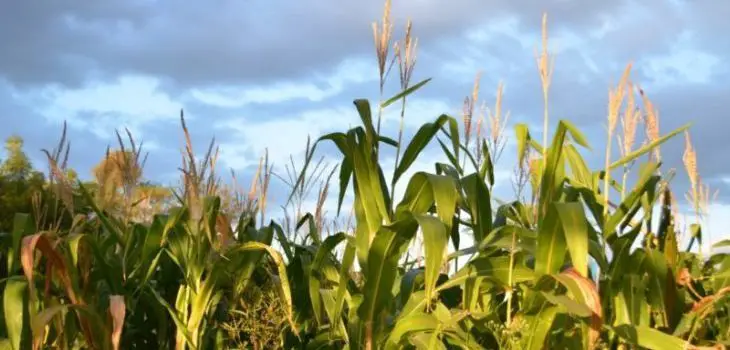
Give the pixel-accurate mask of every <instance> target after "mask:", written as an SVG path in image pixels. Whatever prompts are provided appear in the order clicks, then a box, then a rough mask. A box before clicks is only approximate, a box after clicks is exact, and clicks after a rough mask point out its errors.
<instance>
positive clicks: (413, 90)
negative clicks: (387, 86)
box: [380, 78, 431, 108]
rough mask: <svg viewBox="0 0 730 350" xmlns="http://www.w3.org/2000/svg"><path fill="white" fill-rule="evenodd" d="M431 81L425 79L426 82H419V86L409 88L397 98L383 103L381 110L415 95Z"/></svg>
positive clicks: (396, 96)
mask: <svg viewBox="0 0 730 350" xmlns="http://www.w3.org/2000/svg"><path fill="white" fill-rule="evenodd" d="M429 81H431V78H428V79H424V80H422V81H420V82H418V83H417V84H415V85H413V86H410V87H408V88H407V89H405V90H403V91H401V92H399V93H398V94H397V95H395V96H393V97H391V98H389V99H387V100H386V101H385V102H383V103H381V104H380V108H385V107H388V106H390V105H391V104H393V103H395V102H397V101H398V100H400V99H403V98H406V97H408V95H410V94H412V93H414V92H415V91H416V90H418V89H420V88H421V87H422V86H424V85H426V83H428V82H429Z"/></svg>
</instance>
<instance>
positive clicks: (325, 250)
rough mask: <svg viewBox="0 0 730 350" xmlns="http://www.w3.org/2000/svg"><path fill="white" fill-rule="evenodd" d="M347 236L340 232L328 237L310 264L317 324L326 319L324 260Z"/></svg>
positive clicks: (312, 298) (310, 280)
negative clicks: (324, 314)
mask: <svg viewBox="0 0 730 350" xmlns="http://www.w3.org/2000/svg"><path fill="white" fill-rule="evenodd" d="M345 238H346V236H345V233H344V232H339V233H337V234H335V235H332V236H329V237H327V238H326V239H325V240H324V242H322V245H321V246H320V247H319V249H317V254H316V255H315V256H314V259H313V260H312V263H311V264H310V265H309V267H308V269H309V270H310V272H309V298H310V300H311V302H312V309H313V310H314V316H315V320H316V321H317V324H322V321H323V319H324V317H323V315H322V312H323V311H324V310H323V309H322V303H321V299H320V287H321V282H320V278H321V276H320V274H321V270H322V266H323V264H324V260H325V259H326V258H327V257H328V256H329V255H330V254H331V253H332V250H334V249H335V247H336V246H337V245H338V244H340V243H341V242H342V241H343V240H345Z"/></svg>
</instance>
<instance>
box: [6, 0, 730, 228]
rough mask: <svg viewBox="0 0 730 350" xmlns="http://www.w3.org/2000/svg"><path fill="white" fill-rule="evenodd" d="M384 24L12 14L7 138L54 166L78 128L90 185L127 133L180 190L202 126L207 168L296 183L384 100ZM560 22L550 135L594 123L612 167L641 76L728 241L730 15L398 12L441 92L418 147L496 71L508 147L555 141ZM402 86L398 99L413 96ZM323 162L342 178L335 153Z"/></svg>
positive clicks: (423, 103)
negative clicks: (543, 47) (622, 117)
mask: <svg viewBox="0 0 730 350" xmlns="http://www.w3.org/2000/svg"><path fill="white" fill-rule="evenodd" d="M381 13H382V2H381V1H362V0H361V1H335V0H309V1H306V2H304V1H263V0H239V1H234V0H207V1H185V2H173V1H171V0H106V1H93V2H92V1H78V0H76V1H64V2H44V3H41V2H33V1H13V2H9V3H7V4H5V5H4V8H3V11H1V12H0V51H1V52H2V55H0V122H1V123H0V125H2V127H0V137H2V138H3V139H4V138H6V137H8V136H9V135H11V134H19V135H20V136H22V137H23V138H24V140H25V149H26V152H27V153H28V155H29V156H30V157H31V160H32V161H33V162H34V164H35V165H36V166H37V167H43V154H42V153H41V149H43V148H47V149H51V148H52V147H54V145H55V144H56V140H57V139H58V137H59V136H60V133H61V126H62V123H63V122H64V121H66V122H67V123H68V126H69V131H68V134H69V137H70V140H71V158H70V165H71V166H72V167H73V168H75V169H76V170H77V171H78V172H79V174H80V175H81V176H82V177H86V178H88V177H90V176H91V172H90V169H91V167H92V166H93V165H94V164H95V163H97V162H98V161H99V160H100V159H101V158H102V157H103V155H104V152H105V150H106V147H107V146H108V145H112V146H114V145H115V143H116V141H115V136H114V132H115V130H120V131H122V130H123V128H125V127H126V128H129V129H130V130H131V131H132V133H133V134H134V135H135V138H136V139H137V140H138V141H143V142H144V148H145V150H146V151H148V152H149V158H148V161H147V163H146V167H145V176H146V177H147V178H148V179H151V180H153V181H157V182H160V183H171V182H172V181H174V180H175V179H176V178H177V176H178V170H177V168H178V166H179V160H180V156H179V154H180V153H179V152H180V149H181V147H182V146H183V142H184V140H183V134H182V131H181V128H180V124H179V113H180V110H181V109H184V111H185V116H186V120H187V122H188V126H189V128H190V130H191V133H192V136H193V140H194V141H193V142H194V143H195V144H196V145H197V147H196V151H197V152H200V153H201V154H202V153H203V152H204V151H205V148H206V147H207V145H208V143H209V141H210V140H211V138H212V137H215V139H216V142H217V144H218V145H219V146H220V149H221V155H220V159H219V166H221V167H224V168H226V169H227V168H230V169H233V170H234V171H235V172H236V173H237V174H239V177H241V178H243V179H246V178H247V177H250V176H251V174H252V173H253V171H254V169H255V167H256V165H257V164H258V159H259V157H260V156H261V155H262V154H263V152H264V150H265V149H268V152H269V157H270V160H271V162H273V164H274V167H275V168H274V169H275V171H278V172H279V173H283V171H284V169H283V165H284V164H286V163H287V162H288V159H289V156H290V155H291V156H293V157H294V159H295V160H299V159H301V157H302V152H303V149H304V145H305V144H306V142H307V137H308V136H311V137H313V138H316V137H318V136H320V135H322V134H324V133H326V132H331V131H341V130H345V129H347V128H349V127H351V126H355V125H357V123H358V117H357V114H356V112H355V109H354V107H353V105H352V100H353V99H355V98H368V99H371V100H372V101H377V100H378V98H379V96H378V76H377V64H376V59H375V51H374V48H373V43H372V29H371V23H372V22H373V21H376V20H378V19H379V17H380V15H381ZM543 13H547V14H548V21H549V34H550V41H549V48H550V50H551V51H552V53H553V54H554V55H555V72H554V75H553V82H552V85H551V95H550V115H551V128H550V129H551V130H552V129H553V128H554V126H555V123H556V121H557V120H559V119H568V120H570V121H572V122H573V123H574V124H576V125H577V126H578V127H579V128H580V129H581V130H582V131H583V132H584V133H585V134H586V135H587V136H588V138H589V140H590V142H591V146H592V151H586V157H587V158H588V159H589V162H590V163H591V165H595V167H598V166H599V165H600V164H601V163H602V157H603V153H602V151H601V150H603V149H604V147H605V138H606V137H605V133H606V129H605V124H606V122H605V120H606V111H607V101H608V88H609V87H611V86H612V84H615V83H616V82H617V81H618V79H619V78H620V76H621V73H622V71H623V69H624V67H625V66H626V64H627V63H629V62H632V64H633V67H634V68H633V71H632V80H633V81H634V82H636V83H637V84H640V85H641V86H642V87H643V88H644V90H645V91H646V92H647V93H648V95H649V96H650V97H651V99H652V100H653V101H654V103H655V105H656V106H657V108H658V109H659V111H660V116H661V119H660V129H661V132H662V133H666V132H669V131H671V130H673V129H675V128H677V127H679V126H681V125H683V124H685V123H687V122H692V123H693V125H692V128H691V135H692V139H693V142H694V144H695V148H696V149H697V152H698V167H699V171H700V174H701V176H702V178H703V181H704V182H705V183H707V184H709V185H710V186H711V187H712V188H713V189H719V197H718V198H717V201H716V202H715V204H713V205H712V206H711V210H710V220H709V223H707V224H708V225H709V226H708V228H709V229H708V231H709V232H710V234H711V239H712V240H713V241H717V240H719V239H720V238H727V237H728V231H726V230H725V228H726V227H728V224H730V203H728V200H730V163H728V162H727V161H726V154H725V149H724V147H723V146H717V145H723V143H724V142H725V141H726V137H725V133H726V132H728V131H730V118H728V116H727V115H726V112H725V109H724V108H722V105H723V101H724V99H725V97H726V96H730V84H728V83H727V82H728V81H729V78H730V68H728V67H729V65H728V64H727V63H728V60H730V41H728V40H726V38H725V35H726V34H725V33H727V32H728V31H730V22H728V21H727V18H728V17H730V3H727V2H724V1H711V0H667V1H659V0H643V1H633V0H616V1H580V0H550V1H537V0H451V1H448V2H446V1H436V0H411V1H403V0H394V1H393V13H392V19H393V23H394V31H395V32H394V36H395V38H400V37H401V36H402V34H403V29H404V27H405V23H406V20H407V19H409V18H410V19H412V20H413V34H414V36H416V37H417V38H418V53H417V59H418V62H417V65H416V68H415V72H414V77H413V80H414V81H419V80H422V79H425V78H432V79H433V80H432V81H431V82H430V83H429V84H428V85H426V86H425V87H424V88H422V89H421V90H419V91H418V92H417V93H416V95H414V96H413V97H412V98H410V99H409V107H408V109H407V112H406V120H405V125H406V131H405V133H406V135H412V134H413V133H414V132H415V130H417V128H418V126H420V125H421V124H422V123H424V122H428V121H432V120H434V119H435V118H436V117H438V116H439V115H440V114H442V113H447V114H451V115H453V116H455V117H458V116H459V114H460V110H461V103H462V101H463V99H464V97H465V96H467V95H469V94H470V92H471V85H472V84H473V81H474V76H475V74H476V73H477V72H478V71H481V74H482V75H481V76H482V79H481V88H482V89H481V95H480V97H481V99H483V100H484V101H486V102H487V103H488V104H493V103H494V95H495V94H494V92H495V91H496V87H497V84H498V83H499V82H503V83H504V86H505V89H504V100H503V109H506V110H509V111H510V112H511V119H510V125H509V126H508V136H512V135H513V133H512V131H511V130H512V129H511V128H512V126H513V125H514V123H518V122H521V123H527V124H528V125H530V126H531V129H532V132H533V133H534V134H535V135H540V132H541V127H540V125H541V123H542V121H541V118H542V109H543V103H542V95H541V93H542V92H541V88H540V79H539V75H538V74H537V69H536V66H535V57H534V50H535V49H536V46H537V45H538V44H539V42H540V25H541V17H542V14H543ZM394 78H395V75H394ZM396 85H397V84H395V83H391V84H389V85H388V86H387V89H386V90H387V91H386V95H394V94H396V93H397V92H398V89H397V86H396ZM397 114H398V111H397V110H388V111H386V114H385V116H386V118H385V121H384V130H385V132H386V134H390V135H395V134H396V133H397V129H398V125H399V119H398V117H397ZM662 151H663V154H664V159H665V164H664V165H663V168H664V169H671V168H676V169H677V174H678V175H677V177H676V178H675V180H674V184H675V186H674V188H675V191H677V192H678V193H682V192H684V191H685V190H686V189H687V188H688V180H687V176H686V174H685V173H684V171H683V168H682V162H681V155H682V151H683V140H682V139H681V138H678V139H676V140H673V141H672V142H669V143H668V144H667V145H665V146H664V147H663V148H662ZM429 152H430V153H427V154H426V155H425V156H424V157H423V159H422V160H421V161H419V162H418V163H417V164H416V165H415V166H414V170H413V171H415V170H431V168H430V167H431V164H432V162H433V161H434V160H440V159H441V158H440V156H439V154H438V152H437V151H436V150H433V149H429ZM614 153H615V154H616V153H617V152H614ZM321 154H322V156H324V157H325V158H326V159H327V161H328V162H330V164H335V162H336V161H337V154H336V153H335V152H333V151H332V150H331V149H326V148H325V149H324V150H322V152H321ZM0 157H2V154H1V153H0ZM503 158H504V161H501V163H498V164H497V174H498V184H497V189H496V190H495V191H496V192H497V193H498V194H499V195H500V196H505V197H508V196H509V195H510V193H511V190H512V188H511V185H510V174H511V173H512V167H513V165H514V164H512V163H510V160H509V158H514V147H513V143H510V144H509V145H508V146H507V148H506V149H505V155H504V156H503ZM386 163H392V160H391V161H388V160H386ZM385 168H386V171H387V170H388V169H387V166H385ZM391 168H392V166H391ZM272 181H273V183H272V200H273V201H277V200H278V201H283V200H284V197H285V196H286V186H285V185H284V184H283V183H281V182H279V181H278V180H276V179H275V180H272ZM402 185H403V186H404V185H405V183H403V184H402ZM332 192H334V191H332ZM398 192H402V191H401V190H400V189H399V191H398ZM329 208H330V209H331V208H332V206H331V205H330V207H329Z"/></svg>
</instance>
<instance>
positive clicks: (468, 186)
mask: <svg viewBox="0 0 730 350" xmlns="http://www.w3.org/2000/svg"><path fill="white" fill-rule="evenodd" d="M462 186H463V187H464V193H465V195H466V200H465V201H466V203H468V208H469V210H470V213H471V219H472V224H473V232H474V240H475V241H476V242H480V241H482V240H483V239H484V237H485V236H486V235H487V234H488V233H489V232H491V231H492V203H491V195H490V193H489V189H488V188H487V186H486V184H485V183H484V180H483V179H482V178H480V177H479V175H478V174H472V175H469V176H467V177H465V178H464V179H463V180H462Z"/></svg>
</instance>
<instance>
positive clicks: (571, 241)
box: [554, 202, 588, 277]
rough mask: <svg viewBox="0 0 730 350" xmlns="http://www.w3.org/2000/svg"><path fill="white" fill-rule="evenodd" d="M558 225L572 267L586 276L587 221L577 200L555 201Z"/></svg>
mask: <svg viewBox="0 0 730 350" xmlns="http://www.w3.org/2000/svg"><path fill="white" fill-rule="evenodd" d="M554 205H555V210H556V212H557V213H558V216H559V218H560V225H561V230H562V232H563V234H564V235H565V241H566V243H567V247H568V252H569V253H570V260H571V261H572V262H573V267H574V268H575V269H576V270H578V272H579V273H580V274H581V275H582V276H583V277H587V276H588V222H587V220H586V217H585V211H583V206H582V205H580V204H579V203H577V202H573V203H555V204H554Z"/></svg>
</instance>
